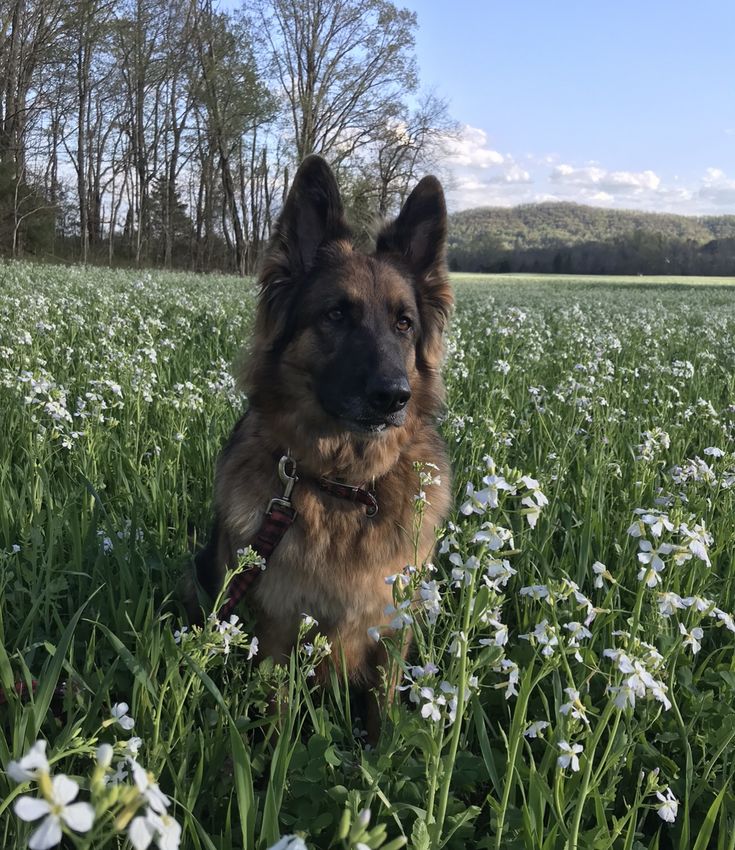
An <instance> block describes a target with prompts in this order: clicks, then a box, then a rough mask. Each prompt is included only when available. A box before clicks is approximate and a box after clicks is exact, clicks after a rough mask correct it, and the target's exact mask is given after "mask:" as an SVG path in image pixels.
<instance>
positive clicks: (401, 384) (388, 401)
mask: <svg viewBox="0 0 735 850" xmlns="http://www.w3.org/2000/svg"><path fill="white" fill-rule="evenodd" d="M367 397H368V401H369V402H370V405H371V407H372V408H373V409H374V410H376V411H378V412H379V413H397V412H398V411H399V410H402V409H403V408H404V407H405V406H406V405H407V404H408V400H409V399H410V398H411V387H410V386H409V385H408V381H407V380H406V378H405V377H400V378H387V379H383V380H376V381H373V382H372V384H371V386H369V387H368V391H367Z"/></svg>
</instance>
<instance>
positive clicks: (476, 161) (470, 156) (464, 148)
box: [446, 124, 505, 168]
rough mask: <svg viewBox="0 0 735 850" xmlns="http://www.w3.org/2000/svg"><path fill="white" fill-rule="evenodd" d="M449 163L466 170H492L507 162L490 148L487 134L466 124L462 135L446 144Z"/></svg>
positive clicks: (501, 155)
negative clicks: (491, 168)
mask: <svg viewBox="0 0 735 850" xmlns="http://www.w3.org/2000/svg"><path fill="white" fill-rule="evenodd" d="M446 148H447V153H448V157H449V161H450V162H451V163H453V164H454V165H460V166H464V167H465V168H490V167H491V166H493V165H501V164H502V163H503V162H504V161H505V157H504V156H503V154H501V153H498V151H494V150H492V149H491V148H489V147H488V142H487V133H486V132H485V131H484V130H481V129H480V128H479V127H470V125H469V124H465V125H464V127H463V128H462V132H461V134H460V135H459V136H458V137H457V138H454V139H449V140H448V141H447V144H446Z"/></svg>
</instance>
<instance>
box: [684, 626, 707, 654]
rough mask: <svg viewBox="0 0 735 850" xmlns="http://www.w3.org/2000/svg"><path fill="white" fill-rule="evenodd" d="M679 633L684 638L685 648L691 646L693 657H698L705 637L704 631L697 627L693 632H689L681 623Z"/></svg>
mask: <svg viewBox="0 0 735 850" xmlns="http://www.w3.org/2000/svg"><path fill="white" fill-rule="evenodd" d="M679 632H680V633H681V634H682V635H683V636H684V640H683V644H684V646H691V648H692V655H696V654H697V653H698V652H699V650H700V649H701V648H702V644H701V640H702V638H703V637H704V632H703V631H702V629H700V628H699V626H695V627H694V628H693V629H692V630H691V632H688V631H687V630H686V626H685V625H684V623H679Z"/></svg>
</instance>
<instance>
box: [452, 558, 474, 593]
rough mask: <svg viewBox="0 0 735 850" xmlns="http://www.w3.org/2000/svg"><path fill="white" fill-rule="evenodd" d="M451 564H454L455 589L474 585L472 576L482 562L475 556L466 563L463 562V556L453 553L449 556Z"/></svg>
mask: <svg viewBox="0 0 735 850" xmlns="http://www.w3.org/2000/svg"><path fill="white" fill-rule="evenodd" d="M449 563H450V564H454V567H453V568H452V582H453V583H454V586H455V587H461V586H462V585H463V584H464V586H465V587H467V586H469V585H470V584H471V583H472V574H473V573H474V571H475V570H476V569H477V568H478V567H479V566H480V562H479V561H478V560H477V558H476V557H475V556H474V555H470V557H469V558H467V560H466V561H463V560H462V556H461V555H460V554H459V553H458V552H452V554H451V555H450V556H449Z"/></svg>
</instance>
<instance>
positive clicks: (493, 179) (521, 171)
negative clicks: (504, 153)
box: [488, 162, 533, 183]
mask: <svg viewBox="0 0 735 850" xmlns="http://www.w3.org/2000/svg"><path fill="white" fill-rule="evenodd" d="M488 183H533V180H532V179H531V175H530V174H529V172H528V171H526V169H525V168H521V166H520V165H518V163H515V162H507V163H506V165H505V166H504V167H503V168H502V169H501V171H500V172H499V173H498V174H493V175H491V176H490V177H489V178H488Z"/></svg>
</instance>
